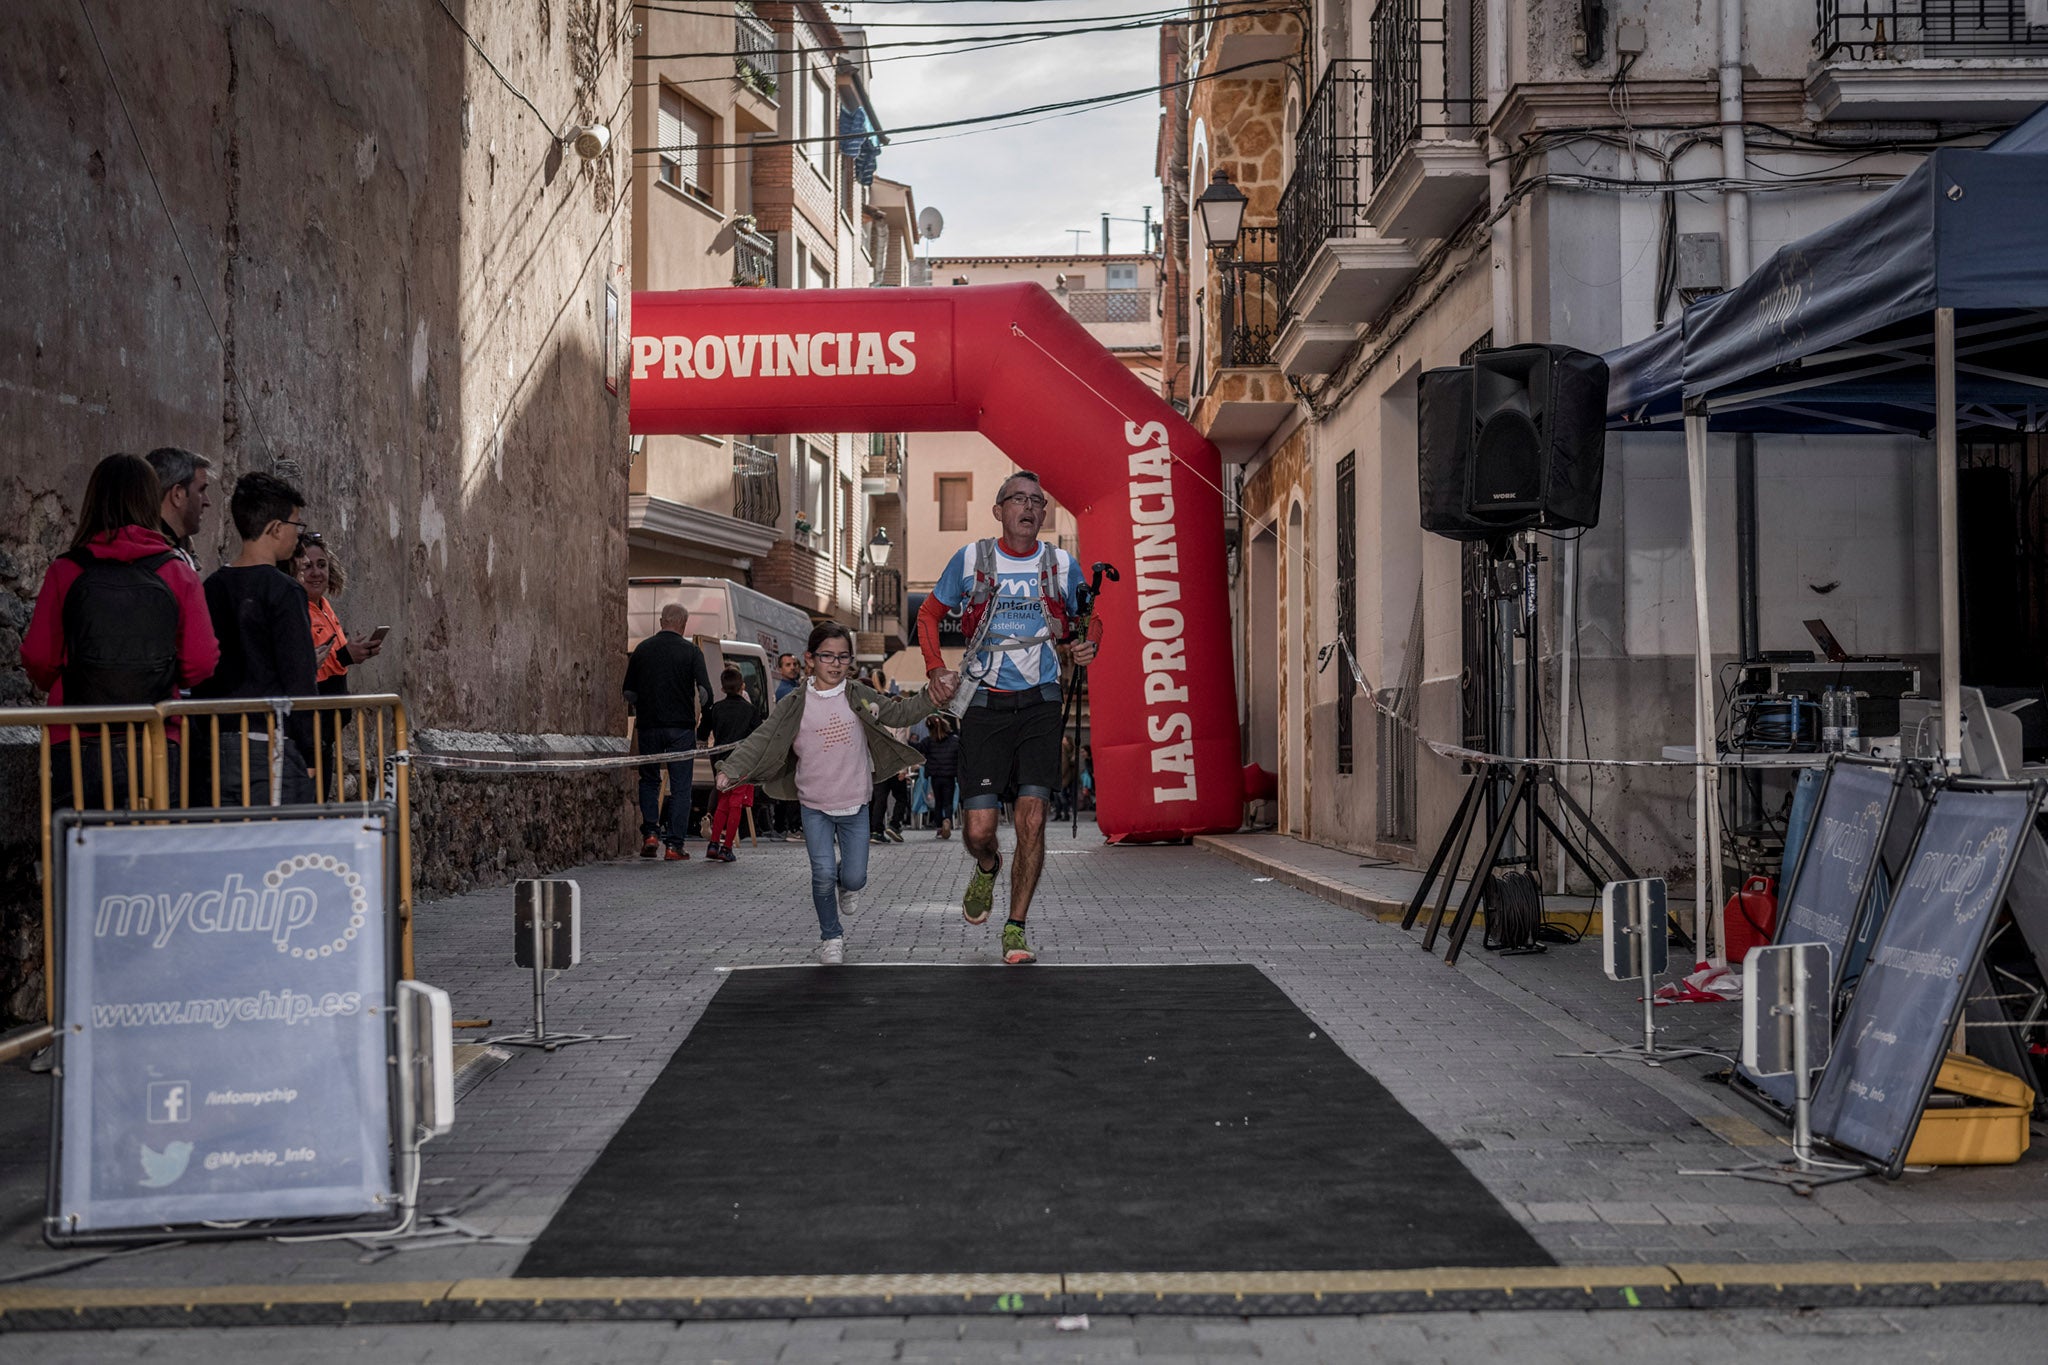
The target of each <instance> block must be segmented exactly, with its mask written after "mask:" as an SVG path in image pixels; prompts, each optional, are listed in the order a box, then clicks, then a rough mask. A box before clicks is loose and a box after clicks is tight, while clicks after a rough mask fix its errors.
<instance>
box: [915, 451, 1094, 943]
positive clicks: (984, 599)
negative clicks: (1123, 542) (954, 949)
mask: <svg viewBox="0 0 2048 1365" xmlns="http://www.w3.org/2000/svg"><path fill="white" fill-rule="evenodd" d="M994 510H995V515H996V520H997V521H999V522H1000V523H1002V528H1003V533H1002V536H1001V537H1000V538H999V539H992V540H982V541H977V542H975V543H974V544H972V545H969V546H967V547H966V548H965V549H963V550H961V551H960V553H958V554H956V555H954V556H953V558H952V561H951V562H950V563H948V564H947V565H946V571H945V572H944V573H942V574H941V575H939V581H938V583H937V585H936V586H935V587H933V589H932V591H931V594H930V595H929V596H928V597H926V598H925V600H924V606H923V607H922V608H920V609H919V612H918V640H919V641H920V643H921V644H922V646H923V649H924V662H925V672H926V675H927V676H928V677H929V678H930V679H931V686H930V688H929V689H928V691H929V693H930V695H931V698H932V700H933V701H935V702H938V703H939V704H940V705H945V704H947V703H948V702H949V701H950V702H951V703H952V706H953V709H954V711H955V712H957V713H958V714H959V715H960V718H961V721H960V804H961V809H962V811H963V815H964V819H965V822H966V833H965V840H964V842H965V843H966V845H967V851H968V853H969V854H970V855H972V856H973V858H974V875H973V876H972V877H970V878H969V879H968V882H967V894H966V895H965V896H964V897H962V898H961V902H960V907H961V912H962V914H963V915H964V916H965V917H966V920H967V922H968V923H969V924H985V923H987V921H988V916H989V911H990V909H991V908H992V907H993V905H994V902H995V884H996V874H997V873H998V872H1000V871H1002V868H1003V859H1002V852H1001V850H1000V849H999V848H998V847H997V846H996V816H997V813H998V811H999V810H1000V808H1001V805H1002V803H1003V801H1004V800H1006V799H1012V798H1014V800H1015V801H1016V816H1015V824H1016V829H1017V841H1016V848H1015V850H1014V852H1013V853H1012V858H1013V861H1012V863H1011V866H1010V918H1009V922H1008V923H1006V924H1005V925H1003V961H1005V962H1007V963H1009V964H1010V965H1012V966H1020V965H1022V964H1023V963H1026V962H1030V961H1033V960H1034V958H1035V956H1036V955H1035V954H1034V953H1032V951H1031V949H1030V947H1029V946H1028V945H1027V944H1026V943H1025V941H1024V919H1025V916H1026V915H1028V914H1030V912H1031V896H1032V893H1033V892H1035V891H1036V890H1037V889H1038V875H1039V873H1040V872H1041V871H1042V870H1043V869H1044V867H1045V811H1046V805H1047V802H1048V800H1049V799H1050V797H1051V796H1052V791H1053V788H1054V787H1055V786H1057V785H1058V783H1059V780H1060V714H1061V707H1060V660H1061V659H1062V658H1066V659H1070V660H1071V661H1072V662H1074V663H1076V664H1082V665H1085V664H1087V663H1088V662H1089V661H1090V660H1092V659H1093V658H1094V657H1095V644H1094V642H1093V641H1090V640H1076V641H1074V642H1072V643H1071V644H1068V643H1063V641H1064V640H1065V637H1066V635H1067V622H1068V621H1069V620H1071V619H1072V618H1073V617H1074V616H1075V615H1076V614H1077V613H1078V612H1079V610H1080V588H1081V581H1082V580H1081V568H1080V565H1078V564H1076V563H1075V562H1074V559H1073V556H1071V555H1069V554H1067V552H1066V551H1064V550H1061V549H1059V548H1058V547H1057V546H1053V545H1041V544H1039V542H1038V531H1039V528H1040V527H1041V526H1043V525H1044V524H1045V494H1044V492H1042V491H1041V490H1040V488H1039V484H1038V476H1037V475H1036V474H1033V473H1031V472H1029V471H1028V470H1026V471H1020V472H1018V473H1015V474H1012V475H1011V476H1010V477H1009V478H1007V479H1005V480H1003V482H1002V485H1001V486H1000V487H999V488H997V489H996V502H995V509H994ZM956 609H957V610H959V611H960V613H961V629H962V630H963V631H964V632H965V634H966V635H967V651H966V653H965V654H963V655H962V656H961V659H960V671H959V673H957V674H956V673H954V672H953V671H952V670H951V669H948V668H947V667H946V666H945V661H944V659H943V658H942V657H941V656H940V654H939V623H940V622H941V621H943V620H944V619H945V617H946V615H947V613H948V612H951V611H953V610H956ZM956 692H958V693H964V694H965V695H964V696H959V697H956V695H955V694H956Z"/></svg>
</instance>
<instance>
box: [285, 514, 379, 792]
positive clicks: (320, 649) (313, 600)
mask: <svg viewBox="0 0 2048 1365" xmlns="http://www.w3.org/2000/svg"><path fill="white" fill-rule="evenodd" d="M291 569H292V577H293V578H296V579H298V580H299V586H300V587H302V588H304V589H305V590H306V614H307V615H308V616H309V617H311V618H312V623H313V658H314V659H315V661H316V662H317V665H318V666H317V668H316V669H315V671H314V673H313V690H314V691H316V692H318V693H319V694H320V695H321V696H323V697H338V696H346V695H348V671H349V669H350V667H352V666H353V665H355V664H359V663H363V662H366V661H367V660H370V659H374V658H376V657H377V655H378V654H379V653H380V652H382V650H383V648H384V636H385V634H386V633H387V632H388V631H389V630H390V627H389V626H379V627H378V628H377V629H376V630H375V631H374V632H372V633H371V634H370V635H369V636H368V637H367V638H365V639H362V640H358V641H355V642H353V643H351V642H350V640H349V638H348V633H347V632H346V631H344V630H343V629H342V628H341V617H340V616H338V615H337V614H336V613H335V610H334V603H333V601H332V599H333V598H334V597H335V596H336V595H337V594H339V593H340V592H341V590H342V589H343V587H345V586H346V585H347V582H348V579H347V576H346V575H345V574H344V573H343V572H342V567H341V561H340V560H339V559H336V558H335V557H334V555H333V553H332V552H331V551H329V550H328V548H327V542H326V538H325V537H324V536H322V535H321V534H320V532H318V531H307V532H306V533H304V534H303V535H301V536H300V537H299V552H298V553H297V554H295V555H293V556H292V558H291ZM347 723H348V713H347V712H346V711H338V712H335V713H334V716H333V719H332V720H329V719H327V718H325V717H315V718H314V721H313V726H314V729H315V731H316V732H317V733H318V734H319V736H320V762H321V770H322V771H323V772H326V773H332V772H334V771H335V768H334V744H335V741H336V740H337V739H339V738H340V737H341V727H342V726H344V725H346V724H347Z"/></svg>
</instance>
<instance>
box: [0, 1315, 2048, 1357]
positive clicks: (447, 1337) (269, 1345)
mask: <svg viewBox="0 0 2048 1365" xmlns="http://www.w3.org/2000/svg"><path fill="white" fill-rule="evenodd" d="M2044 1328H2048V1309H2041V1308H2022V1307H2009V1308H1923V1309H1904V1310H1884V1311H1879V1310H1841V1309H1838V1310H1827V1311H1819V1312H1809V1313H1760V1312H1750V1313H1744V1312H1705V1311H1702V1312H1688V1313H1669V1312H1646V1313H1430V1314H1416V1315H1412V1316H1401V1315H1395V1316H1388V1317H1374V1318H1263V1319H1255V1320H1251V1321H1247V1320H1244V1319H1239V1318H1230V1319H1223V1320H1216V1319H1209V1318H1154V1317H1144V1318H1094V1319H1092V1320H1091V1321H1090V1322H1089V1325H1088V1327H1087V1329H1086V1330H1085V1331H1059V1330H1057V1329H1055V1327H1054V1325H1053V1323H1052V1322H1051V1321H1050V1320H1048V1319H1044V1318H1006V1319H999V1320H990V1319H986V1318H970V1319H961V1318H911V1319H905V1318H865V1319H858V1320H854V1321H848V1322H837V1321H829V1320H825V1321H820V1320H815V1319H813V1320H808V1321H800V1322H743V1323H715V1322H689V1323H683V1324H681V1325H675V1324H671V1323H622V1324H590V1325H581V1324H552V1323H520V1324H485V1323H473V1324H465V1325H462V1326H453V1327H370V1328H360V1327H359V1328H341V1327H336V1328H317V1329H309V1328H301V1329H297V1330H273V1329H269V1328H237V1329H233V1330H226V1331H219V1330H214V1331H184V1332H177V1331H170V1332H154V1331H129V1332H118V1333H117V1332H76V1333H64V1334H50V1335H37V1336H24V1337H17V1338H14V1344H15V1345H16V1346H17V1347H18V1348H19V1349H20V1350H21V1354H20V1355H19V1357H18V1358H19V1359H21V1360H25V1361H26V1360H33V1361H35V1362H36V1365H105V1363H110V1362H114V1361H141V1362H146V1365H217V1362H219V1361H221V1360H224V1359H244V1360H261V1361H264V1362H267V1363H274V1365H287V1362H300V1361H303V1362H308V1363H309V1365H331V1363H334V1362H343V1361H358V1360H376V1361H380V1362H390V1363H391V1365H401V1362H410V1361H422V1362H437V1361H451V1362H466V1361H488V1362H491V1365H522V1363H523V1362H528V1361H549V1362H569V1361H593V1362H594V1361H602V1362H606V1363H607V1365H628V1363H629V1362H650V1363H651V1362H678V1363H680V1362H707V1363H708V1362H714V1361H716V1362H731V1363H732V1365H752V1363H753V1362H798V1361H802V1362H821V1363H822V1362H834V1361H845V1362H857V1363H858V1365H868V1363H869V1362H884V1361H900V1362H903V1363H904V1365H916V1363H917V1362H927V1361H928V1362H933V1365H940V1363H941V1362H953V1361H967V1362H990V1363H991V1365H997V1363H1000V1365H1014V1363H1015V1362H1027V1361H1043V1362H1057V1361H1075V1362H1082V1363H1083V1365H1096V1363H1097V1362H1102V1363H1104V1365H1107V1363H1108V1362H1115V1361H1147V1362H1154V1361H1156V1362H1172V1361H1195V1360H1204V1361H1235V1360H1265V1361H1279V1362H1301V1363H1302V1365H1307V1362H1317V1365H1356V1363H1357V1362H1364V1361H1374V1362H1400V1365H1468V1362H1471V1361H1475V1360H1488V1359H1492V1360H1502V1361H1513V1362H1514V1365H1550V1363H1551V1362H1556V1363H1557V1365H1581V1363H1582V1362H1584V1361H1587V1360H1596V1359H1602V1358H1606V1359H1616V1360H1641V1359H1648V1358H1652V1357H1656V1358H1662V1359H1668V1360H1674V1361H1683V1362H1686V1365H1711V1363H1713V1362H1722V1361H1727V1362H1742V1361H1755V1360H1772V1361H1800V1362H1814V1363H1815V1365H1872V1362H1875V1361H1883V1360H1905V1359H1912V1360H1924V1361H1965V1362H1982V1361H1991V1360H2009V1361H2019V1360H2031V1359H2037V1358H2038V1357H2039V1354H2040V1345H2041V1336H2042V1332H2043V1329H2044ZM7 1341H8V1339H7V1338H5V1337H0V1351H4V1349H5V1345H6V1343H7Z"/></svg>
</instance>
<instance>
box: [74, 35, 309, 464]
mask: <svg viewBox="0 0 2048 1365" xmlns="http://www.w3.org/2000/svg"><path fill="white" fill-rule="evenodd" d="M78 13H79V14H80V16H81V17H83V18H84V20H85V29H86V32H87V33H90V34H91V35H92V45H93V50H94V51H96V52H98V53H99V54H100V69H101V70H102V71H104V72H106V73H107V84H108V85H110V86H111V87H113V91H114V98H115V100H116V101H117V102H118V103H119V104H120V106H121V120H122V122H124V123H126V124H127V125H128V136H129V137H130V138H131V139H133V141H134V143H135V154H136V155H137V156H139V157H141V158H142V169H143V171H144V172H146V173H147V174H148V176H149V185H150V188H151V189H153V190H155V191H156V202H157V207H158V208H160V209H162V210H163V214H164V223H165V224H166V225H167V226H168V227H169V228H170V230H171V241H172V242H173V243H174V244H176V246H177V248H178V256H179V258H180V259H181V260H183V261H184V262H185V271H186V274H187V277H188V278H190V279H191V280H192V282H193V284H194V285H195V287H194V288H192V289H189V290H186V291H185V292H186V293H188V294H190V295H191V296H192V297H193V298H194V299H196V300H198V303H199V311H200V312H202V313H204V314H205V315H206V322H207V325H208V326H210V327H211V328H213V339H214V341H215V343H216V344H218V345H219V347H220V353H221V356H222V358H223V359H224V360H225V359H226V358H227V357H229V356H231V355H232V354H233V350H232V348H230V347H229V345H228V342H227V337H226V336H225V335H224V334H223V333H222V332H221V329H220V321H219V320H218V319H217V318H215V317H214V315H213V305H212V304H210V303H208V302H207V301H206V291H205V290H204V289H200V288H197V287H196V286H197V284H198V282H199V280H200V279H201V276H200V274H199V271H198V270H197V269H195V268H194V267H193V265H192V254H191V253H190V252H188V251H187V250H185V237H184V234H183V233H181V232H179V231H178V220H177V219H176V218H175V217H174V216H173V215H172V213H171V206H170V203H169V201H168V200H166V199H165V198H164V187H163V185H162V183H161V182H159V181H158V180H157V178H156V167H155V166H153V165H151V164H150V161H149V151H148V149H147V148H145V147H144V146H143V145H142V134H141V133H140V132H138V131H137V130H136V127H135V115H134V114H133V113H131V112H129V109H128V95H127V92H126V87H125V86H124V84H123V82H122V81H121V80H120V78H119V77H117V76H115V75H114V64H113V63H112V62H111V61H109V60H107V49H106V47H105V46H104V45H103V44H102V43H101V42H100V31H99V29H98V27H97V26H95V25H94V23H93V21H92V11H91V10H89V9H87V8H86V7H85V0H78ZM232 372H233V375H234V380H233V382H234V386H235V392H236V393H237V394H239V395H240V396H241V400H242V401H241V407H240V409H239V411H238V413H237V417H236V420H237V422H239V421H240V417H241V414H247V416H248V419H249V427H250V430H252V431H254V432H255V433H256V445H257V447H258V448H259V449H261V450H262V452H263V455H264V458H265V459H274V458H275V455H274V453H273V452H272V450H271V448H270V442H269V441H268V440H266V439H265V438H264V435H263V423H262V422H261V421H260V420H259V419H258V418H257V416H256V405H255V404H254V403H252V402H250V401H249V390H248V388H247V387H246V386H245V385H244V384H243V383H242V372H241V370H240V369H239V368H235V369H233V371H232Z"/></svg>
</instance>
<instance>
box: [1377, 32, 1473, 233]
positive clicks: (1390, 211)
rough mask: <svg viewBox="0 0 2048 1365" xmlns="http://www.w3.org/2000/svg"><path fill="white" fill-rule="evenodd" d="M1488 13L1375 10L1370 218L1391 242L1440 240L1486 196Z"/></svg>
mask: <svg viewBox="0 0 2048 1365" xmlns="http://www.w3.org/2000/svg"><path fill="white" fill-rule="evenodd" d="M1447 10H1449V11H1455V13H1456V16H1457V18H1458V20H1459V22H1456V23H1452V22H1450V21H1449V19H1448V18H1447V14H1446V12H1447ZM1484 14H1485V10H1484V8H1483V7H1482V6H1481V5H1480V4H1479V3H1477V0H1461V2H1460V3H1451V0H1379V4H1378V5H1376V6H1375V7H1374V9H1373V12H1372V193H1371V198H1370V200H1369V201H1368V203H1367V205H1366V218H1367V219H1368V220H1369V221H1370V222H1371V223H1372V224H1373V226H1375V227H1377V228H1378V229H1379V230H1380V231H1382V232H1384V233H1386V234H1387V235H1388V236H1390V237H1408V238H1434V237H1442V236H1444V235H1446V234H1447V233H1448V232H1450V231H1451V230H1452V229H1453V228H1455V227H1456V226H1457V225H1458V223H1460V222H1461V221H1463V219H1464V217H1465V215H1466V214H1467V213H1469V212H1470V211H1471V210H1472V209H1473V208H1474V207H1476V206H1477V204H1478V202H1479V201H1480V200H1481V199H1483V198H1484V197H1485V194H1486V177H1487V171H1486V154H1485V150H1484V148H1483V147H1482V146H1481V145H1480V144H1481V133H1482V131H1483V124H1484V122H1485V120H1484V110H1485V108H1486V92H1485V73H1484V68H1485V64H1486V63H1485V58H1484V53H1485V45H1486V35H1485V33H1484V31H1483V28H1482V27H1481V25H1482V22H1483V16H1484Z"/></svg>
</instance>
